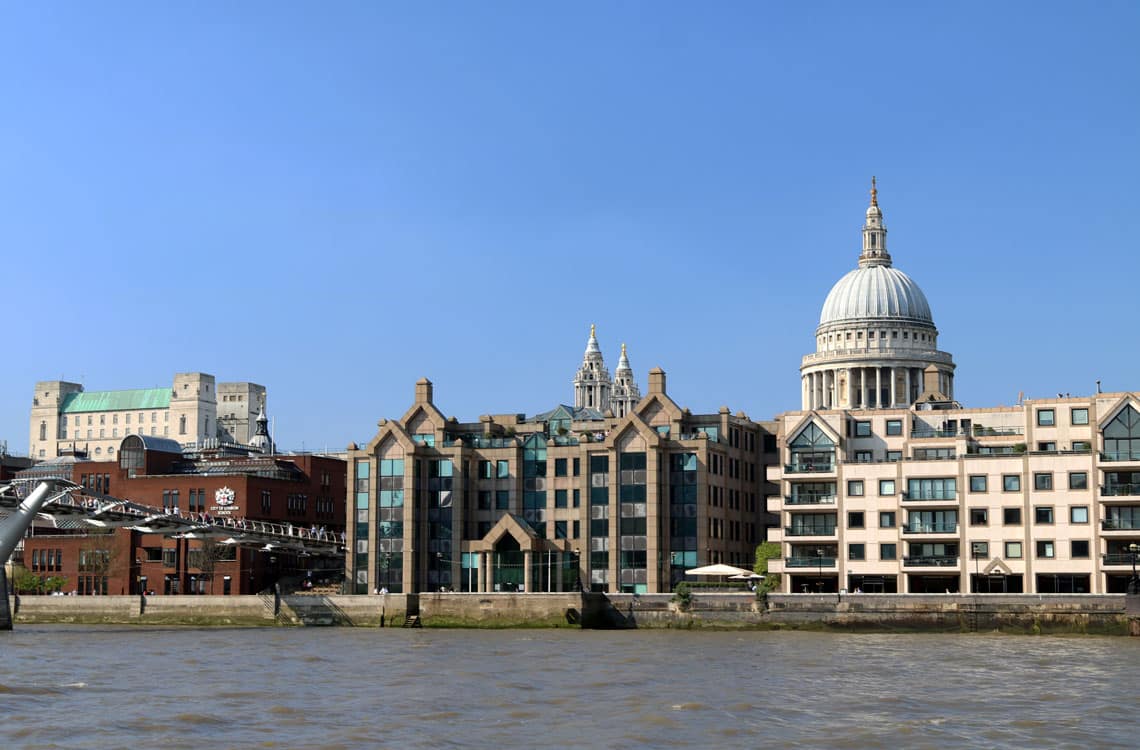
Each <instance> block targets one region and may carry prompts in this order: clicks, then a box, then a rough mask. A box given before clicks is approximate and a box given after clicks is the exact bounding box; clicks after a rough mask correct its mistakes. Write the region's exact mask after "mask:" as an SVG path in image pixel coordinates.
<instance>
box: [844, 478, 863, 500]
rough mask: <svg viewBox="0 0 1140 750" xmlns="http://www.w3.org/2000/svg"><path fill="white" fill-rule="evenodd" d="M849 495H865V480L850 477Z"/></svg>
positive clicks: (848, 482)
mask: <svg viewBox="0 0 1140 750" xmlns="http://www.w3.org/2000/svg"><path fill="white" fill-rule="evenodd" d="M847 496H848V497H863V480H862V479H850V480H848V481H847Z"/></svg>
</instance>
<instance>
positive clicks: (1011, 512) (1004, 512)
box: [1001, 508, 1021, 526]
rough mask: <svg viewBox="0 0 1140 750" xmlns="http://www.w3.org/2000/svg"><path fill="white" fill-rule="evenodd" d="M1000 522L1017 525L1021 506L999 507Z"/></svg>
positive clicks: (1019, 521) (1019, 522) (1019, 519)
mask: <svg viewBox="0 0 1140 750" xmlns="http://www.w3.org/2000/svg"><path fill="white" fill-rule="evenodd" d="M1001 522H1002V523H1003V524H1005V525H1006V526H1018V525H1020V524H1021V508H1002V509H1001Z"/></svg>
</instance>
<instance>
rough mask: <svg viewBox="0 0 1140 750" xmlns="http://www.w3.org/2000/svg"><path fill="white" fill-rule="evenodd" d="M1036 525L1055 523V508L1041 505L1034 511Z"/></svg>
mask: <svg viewBox="0 0 1140 750" xmlns="http://www.w3.org/2000/svg"><path fill="white" fill-rule="evenodd" d="M1033 522H1034V523H1053V506H1052V505H1039V506H1037V507H1036V508H1034V509H1033Z"/></svg>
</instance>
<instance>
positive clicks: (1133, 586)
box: [1128, 543, 1140, 594]
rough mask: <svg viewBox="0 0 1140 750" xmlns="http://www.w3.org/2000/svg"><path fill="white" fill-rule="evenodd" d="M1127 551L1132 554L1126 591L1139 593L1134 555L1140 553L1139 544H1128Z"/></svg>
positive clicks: (1139, 581)
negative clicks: (1130, 573)
mask: <svg viewBox="0 0 1140 750" xmlns="http://www.w3.org/2000/svg"><path fill="white" fill-rule="evenodd" d="M1128 552H1129V553H1130V554H1131V555H1132V580H1130V581H1129V582H1128V593H1129V594H1140V579H1138V578H1137V577H1136V556H1137V554H1140V544H1136V543H1132V544H1130V545H1128Z"/></svg>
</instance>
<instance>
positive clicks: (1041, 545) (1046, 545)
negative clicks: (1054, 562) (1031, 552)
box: [1037, 540, 1056, 557]
mask: <svg viewBox="0 0 1140 750" xmlns="http://www.w3.org/2000/svg"><path fill="white" fill-rule="evenodd" d="M1037 556H1038V557H1056V555H1055V554H1054V550H1053V542H1051V541H1047V540H1039V541H1038V542H1037Z"/></svg>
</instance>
